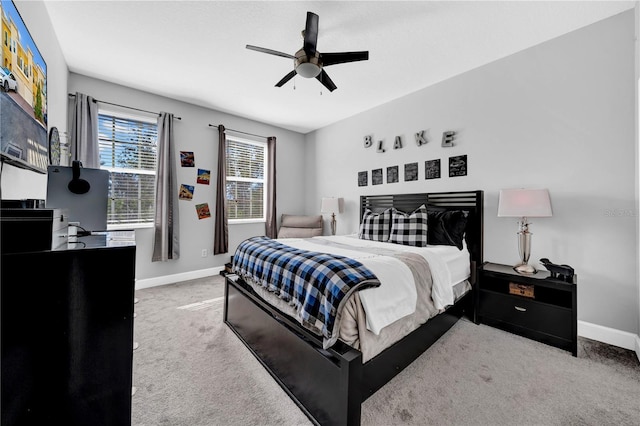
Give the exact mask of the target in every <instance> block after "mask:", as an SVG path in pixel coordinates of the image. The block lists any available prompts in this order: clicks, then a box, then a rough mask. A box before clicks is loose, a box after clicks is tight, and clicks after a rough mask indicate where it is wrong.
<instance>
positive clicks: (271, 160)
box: [265, 136, 278, 238]
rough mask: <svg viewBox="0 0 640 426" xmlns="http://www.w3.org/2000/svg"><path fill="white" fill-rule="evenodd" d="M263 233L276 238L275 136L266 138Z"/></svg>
mask: <svg viewBox="0 0 640 426" xmlns="http://www.w3.org/2000/svg"><path fill="white" fill-rule="evenodd" d="M266 210H267V211H266V213H267V214H266V219H267V221H266V223H265V235H266V236H267V237H269V238H276V236H277V235H278V219H277V216H276V138H275V136H270V137H268V138H267V206H266Z"/></svg>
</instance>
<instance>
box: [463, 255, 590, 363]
mask: <svg viewBox="0 0 640 426" xmlns="http://www.w3.org/2000/svg"><path fill="white" fill-rule="evenodd" d="M571 271H572V273H571V277H570V278H569V275H568V274H567V275H563V276H562V277H560V276H558V275H557V274H556V275H555V276H553V274H552V273H550V272H548V271H545V270H540V271H538V273H537V274H535V275H528V276H527V275H522V274H519V273H517V272H516V271H514V270H513V268H512V267H511V266H509V265H499V264H496V263H488V262H487V263H485V264H484V265H482V266H481V267H480V268H479V269H478V281H477V291H476V296H475V301H476V314H477V315H476V318H475V322H476V323H477V324H480V323H483V324H487V325H490V326H492V327H496V328H500V329H502V330H506V331H509V332H511V333H515V334H518V335H521V336H524V337H527V338H529V339H533V340H537V341H539V342H543V343H546V344H548V345H552V346H555V347H558V348H561V349H564V350H567V351H570V352H571V353H572V354H573V356H577V353H578V313H577V312H578V309H577V292H578V290H577V282H578V278H577V276H576V275H575V274H573V269H571Z"/></svg>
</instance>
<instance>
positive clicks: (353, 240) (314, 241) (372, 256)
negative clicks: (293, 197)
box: [279, 234, 470, 335]
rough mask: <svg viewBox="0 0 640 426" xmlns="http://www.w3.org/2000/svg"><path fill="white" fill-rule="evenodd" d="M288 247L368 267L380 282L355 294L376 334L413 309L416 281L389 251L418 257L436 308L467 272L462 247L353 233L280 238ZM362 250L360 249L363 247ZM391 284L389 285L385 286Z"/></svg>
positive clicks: (443, 305)
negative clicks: (377, 238) (424, 264)
mask: <svg viewBox="0 0 640 426" xmlns="http://www.w3.org/2000/svg"><path fill="white" fill-rule="evenodd" d="M279 241H281V242H282V243H284V244H287V245H289V246H291V247H295V248H299V249H303V250H309V251H316V252H321V253H329V254H334V255H338V256H346V257H349V258H352V259H355V260H357V261H359V262H360V263H362V264H363V265H364V266H365V267H367V268H369V269H370V270H371V272H373V273H374V274H375V275H376V276H377V277H378V279H379V280H380V283H381V285H380V286H379V287H376V288H369V289H366V290H361V291H360V292H359V296H360V299H361V302H362V306H363V308H364V310H365V313H366V323H367V329H369V330H370V331H371V332H373V333H374V334H376V335H378V334H379V333H380V330H382V329H383V328H384V327H386V326H387V325H389V324H391V323H393V322H394V321H396V320H398V319H400V318H402V317H404V316H406V315H409V314H411V313H413V312H414V311H415V309H416V301H417V293H416V283H415V282H414V278H413V274H412V273H411V271H410V270H409V268H408V267H407V266H406V265H405V264H404V263H403V262H402V261H400V260H398V259H396V258H394V257H391V256H390V255H389V253H390V252H393V251H395V252H411V253H415V254H418V255H420V256H422V257H423V258H424V259H425V260H426V261H427V262H428V263H429V267H430V269H431V273H432V280H433V288H432V299H433V302H434V305H435V307H436V308H437V309H444V308H446V307H447V306H449V305H452V304H453V302H454V296H453V286H454V285H455V284H457V283H458V282H460V281H464V280H465V279H467V278H468V277H469V275H470V265H469V252H468V251H467V249H466V246H465V247H464V248H463V250H458V248H457V247H453V246H427V247H410V246H403V245H399V244H392V243H382V242H378V241H369V240H362V239H359V238H358V236H357V235H355V234H353V235H347V236H332V237H313V238H307V239H300V238H286V239H280V240H279ZM363 249H364V250H363ZM385 283H392V284H393V285H385Z"/></svg>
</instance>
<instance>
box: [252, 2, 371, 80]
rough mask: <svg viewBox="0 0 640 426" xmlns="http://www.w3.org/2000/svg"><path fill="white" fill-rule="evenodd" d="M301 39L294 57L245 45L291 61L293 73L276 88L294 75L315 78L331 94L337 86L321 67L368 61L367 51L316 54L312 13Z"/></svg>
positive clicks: (316, 36) (315, 37)
mask: <svg viewBox="0 0 640 426" xmlns="http://www.w3.org/2000/svg"><path fill="white" fill-rule="evenodd" d="M302 37H303V39H304V44H303V46H302V49H300V50H298V51H297V52H296V53H295V55H289V54H288V53H283V52H278V51H277V50H272V49H266V48H264V47H258V46H252V45H250V44H247V49H250V50H255V51H257V52H263V53H268V54H269V55H276V56H282V57H284V58H289V59H293V64H294V69H293V71H291V72H290V73H289V74H287V75H285V76H284V77H283V78H282V80H280V81H279V82H277V83H276V87H282V86H283V85H284V84H285V83H286V82H287V81H289V80H291V79H292V78H293V77H294V76H295V75H300V76H301V77H304V78H314V77H315V79H316V80H318V81H319V82H320V83H322V84H323V85H324V87H326V88H327V89H329V91H330V92H333V91H334V90H336V89H337V86H336V85H335V84H334V83H333V81H332V80H331V78H329V75H328V74H327V73H326V72H325V70H323V69H322V68H323V67H328V66H329V65H335V64H342V63H345V62H355V61H366V60H368V59H369V52H368V51H362V52H335V53H320V52H318V51H317V50H316V46H317V43H318V15H316V14H315V13H313V12H307V23H306V26H305V28H304V30H303V31H302Z"/></svg>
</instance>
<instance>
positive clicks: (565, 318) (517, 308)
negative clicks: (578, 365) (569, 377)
mask: <svg viewBox="0 0 640 426" xmlns="http://www.w3.org/2000/svg"><path fill="white" fill-rule="evenodd" d="M479 313H480V315H481V316H486V317H488V318H492V319H494V320H498V321H502V322H505V323H509V324H513V325H517V326H520V327H524V328H527V329H529V330H535V331H538V332H541V333H545V334H549V335H552V336H557V337H560V338H563V339H569V340H570V339H571V336H572V326H571V324H572V318H571V317H572V315H571V310H570V309H566V308H562V307H558V306H554V305H550V304H547V303H540V302H536V301H534V300H529V299H526V298H523V297H515V296H509V295H505V294H501V293H495V292H491V291H485V290H481V291H480V312H479Z"/></svg>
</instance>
